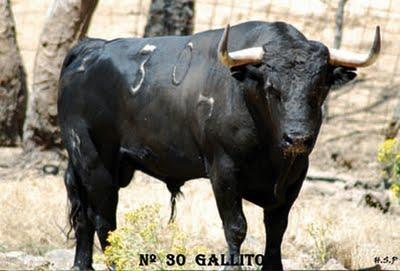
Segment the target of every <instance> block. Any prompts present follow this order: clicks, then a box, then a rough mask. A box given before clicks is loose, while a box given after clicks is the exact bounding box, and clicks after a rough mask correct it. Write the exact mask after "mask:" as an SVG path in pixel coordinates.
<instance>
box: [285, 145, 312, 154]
mask: <svg viewBox="0 0 400 271" xmlns="http://www.w3.org/2000/svg"><path fill="white" fill-rule="evenodd" d="M310 153H311V149H310V148H309V147H307V146H305V145H303V144H295V145H290V146H285V147H283V154H284V155H285V156H286V157H289V156H298V155H308V154H310Z"/></svg>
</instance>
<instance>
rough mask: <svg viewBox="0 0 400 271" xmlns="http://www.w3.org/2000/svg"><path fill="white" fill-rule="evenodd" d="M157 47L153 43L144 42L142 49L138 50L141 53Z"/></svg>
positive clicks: (152, 50) (149, 51) (150, 51)
mask: <svg viewBox="0 0 400 271" xmlns="http://www.w3.org/2000/svg"><path fill="white" fill-rule="evenodd" d="M156 48H157V47H156V46H155V45H152V44H146V45H145V46H144V47H143V48H142V50H140V52H141V53H142V54H143V53H152V52H154V50H155V49H156Z"/></svg>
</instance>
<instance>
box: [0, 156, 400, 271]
mask: <svg viewBox="0 0 400 271" xmlns="http://www.w3.org/2000/svg"><path fill="white" fill-rule="evenodd" d="M0 153H4V150H2V149H0ZM0 157H2V155H1V154H0ZM3 157H4V155H3ZM49 157H51V158H52V160H51V162H52V163H56V164H57V163H58V161H56V160H54V156H51V155H50V156H49V155H42V156H40V157H37V160H38V162H37V165H36V166H35V167H33V168H31V169H27V170H25V176H24V177H22V179H21V180H20V181H18V182H15V181H4V182H2V183H1V185H0V195H1V197H0V211H1V213H2V215H1V216H0V228H1V230H0V240H1V243H0V246H1V247H2V249H3V250H12V249H22V250H24V251H27V252H30V253H35V254H41V253H43V252H45V251H47V250H48V249H50V248H54V247H71V245H72V243H67V242H66V241H65V230H66V193H65V189H64V186H63V183H62V177H61V176H56V177H55V176H43V175H42V174H41V170H40V168H41V166H42V165H43V164H45V163H48V162H49V160H48V159H49ZM62 165H63V166H64V163H63V164H62ZM16 170H17V171H18V165H16ZM182 191H183V193H184V197H183V198H181V199H180V200H179V201H178V218H177V222H178V224H179V226H180V228H182V229H183V231H184V232H185V233H186V234H187V235H188V236H189V237H190V238H194V239H196V240H199V241H200V243H201V244H202V245H204V246H206V247H209V248H211V251H212V252H213V253H221V252H224V251H225V248H226V244H225V239H224V235H223V230H222V225H221V221H220V219H219V216H218V213H217V208H216V205H215V200H214V198H213V194H212V190H211V187H210V184H209V181H208V180H204V179H200V180H194V181H191V182H189V183H187V184H186V185H185V186H184V187H183V189H182ZM353 192H354V191H353ZM355 192H357V191H355ZM348 193H350V192H345V190H343V187H342V185H339V184H326V183H310V182H307V183H306V184H305V187H303V190H302V192H301V194H300V196H299V199H298V200H297V202H296V203H295V205H294V208H293V209H292V212H291V216H290V223H289V227H288V231H287V233H286V235H285V240H284V244H283V257H284V258H286V259H290V260H291V261H294V262H295V263H296V265H297V266H299V267H303V268H310V267H313V268H318V267H321V265H322V264H323V263H324V261H322V260H321V259H324V260H328V259H330V258H336V259H338V260H339V261H340V262H341V263H342V264H343V265H345V266H346V267H349V268H350V267H351V268H359V267H368V266H372V265H374V257H375V256H381V257H382V256H398V255H399V254H400V235H399V232H398V225H399V224H400V217H399V216H396V215H392V214H385V215H384V214H382V213H380V212H378V211H377V210H375V209H370V208H367V207H363V206H359V205H358V199H359V197H358V196H351V195H349V194H348ZM360 193H361V192H360ZM150 195H151V196H150ZM355 195H357V193H355ZM169 197H170V195H169V193H168V191H167V189H166V187H165V185H164V184H163V183H162V182H159V181H157V180H155V179H153V178H151V177H149V176H146V175H144V174H142V173H137V174H136V175H135V179H134V181H133V182H132V183H131V185H129V186H128V188H126V189H122V190H121V191H120V203H119V208H118V219H119V222H121V219H122V218H123V214H125V213H126V212H129V211H132V210H133V209H135V208H138V207H139V206H141V205H143V204H154V203H159V204H161V206H162V207H161V213H162V214H165V215H164V221H162V222H161V223H167V219H168V217H169V211H170V210H169ZM244 208H245V214H246V218H247V221H248V225H249V227H248V233H247V238H246V241H245V242H244V244H243V251H244V252H250V253H262V252H263V250H264V240H265V236H264V226H263V219H262V209H261V208H258V207H256V206H254V205H253V204H250V203H247V202H245V204H244ZM316 244H322V245H318V246H317V245H316ZM387 267H390V268H391V269H393V268H394V269H396V268H397V269H399V268H400V263H399V262H397V265H393V266H392V265H388V266H387Z"/></svg>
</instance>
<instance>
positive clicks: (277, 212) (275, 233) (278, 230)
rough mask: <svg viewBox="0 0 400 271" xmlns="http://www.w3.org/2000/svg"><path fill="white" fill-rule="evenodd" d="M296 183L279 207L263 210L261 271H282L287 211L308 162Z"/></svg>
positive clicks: (298, 188)
mask: <svg viewBox="0 0 400 271" xmlns="http://www.w3.org/2000/svg"><path fill="white" fill-rule="evenodd" d="M304 162H306V163H307V164H306V166H305V167H304V168H303V172H302V174H301V175H300V177H299V178H297V181H296V182H294V184H293V185H292V186H291V187H289V188H288V189H287V190H286V201H285V202H284V203H282V204H281V205H280V206H278V207H276V208H273V209H268V208H264V225H265V234H266V245H265V253H264V262H263V268H262V270H283V266H282V255H281V244H282V239H283V235H284V233H285V231H286V228H287V225H288V217H289V211H290V209H291V208H292V205H293V203H294V201H295V200H296V199H297V196H298V195H299V192H300V189H301V186H302V185H303V180H304V178H305V176H306V173H307V165H308V161H307V160H305V161H304Z"/></svg>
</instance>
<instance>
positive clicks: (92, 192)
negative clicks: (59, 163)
mask: <svg viewBox="0 0 400 271" xmlns="http://www.w3.org/2000/svg"><path fill="white" fill-rule="evenodd" d="M69 132H70V134H71V136H70V140H69V141H67V142H68V144H67V148H68V153H69V155H70V159H71V161H72V164H73V168H74V171H75V172H76V173H77V175H78V176H79V177H80V186H79V188H78V192H79V197H80V199H81V202H83V203H84V205H83V206H84V207H85V210H86V212H85V214H86V217H87V218H89V220H90V223H89V222H88V223H87V225H90V232H89V231H88V232H85V233H86V234H85V235H81V234H78V235H77V240H76V242H77V254H76V259H77V260H76V265H77V267H79V268H80V269H87V264H89V263H90V264H91V263H92V247H91V245H92V244H93V237H92V236H93V230H95V231H96V232H97V235H98V237H99V240H100V244H101V247H102V249H103V250H104V249H105V248H106V246H107V245H108V242H107V236H108V233H109V232H110V231H112V230H114V229H115V228H116V208H117V202H118V190H119V186H118V182H117V181H116V180H115V178H114V176H116V175H117V173H116V172H117V171H118V145H117V144H113V142H112V140H111V139H112V137H108V140H104V139H103V140H101V139H97V140H98V141H95V142H94V141H93V140H92V137H91V136H90V135H89V132H88V130H87V128H86V125H84V124H83V125H80V123H79V122H75V123H74V128H73V129H70V130H69ZM105 136H108V135H107V134H106V135H105ZM101 142H106V143H104V144H101ZM86 229H89V228H88V226H87V227H86ZM89 233H90V236H89ZM86 239H87V240H89V239H90V242H89V241H87V242H86V243H85V240H86ZM81 243H85V244H87V245H85V246H83V247H79V244H81Z"/></svg>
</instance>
